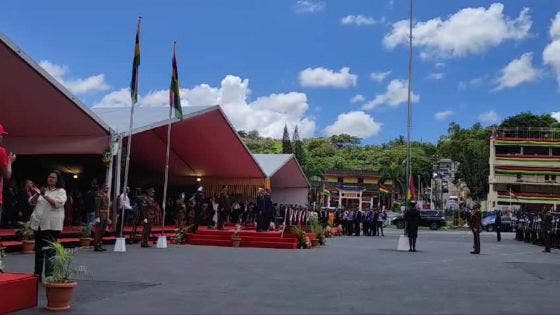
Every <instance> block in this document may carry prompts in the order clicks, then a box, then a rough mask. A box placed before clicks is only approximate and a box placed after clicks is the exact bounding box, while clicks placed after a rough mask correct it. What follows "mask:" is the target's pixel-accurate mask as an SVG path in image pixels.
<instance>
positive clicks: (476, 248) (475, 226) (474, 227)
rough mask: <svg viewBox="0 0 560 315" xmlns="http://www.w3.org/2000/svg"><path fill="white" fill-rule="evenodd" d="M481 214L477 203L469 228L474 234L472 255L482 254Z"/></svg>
mask: <svg viewBox="0 0 560 315" xmlns="http://www.w3.org/2000/svg"><path fill="white" fill-rule="evenodd" d="M481 220H482V218H481V213H480V205H479V204H478V203H477V204H475V205H474V207H473V213H472V215H471V220H470V222H469V226H470V228H471V231H472V233H473V237H474V240H473V243H474V244H473V251H472V252H471V254H480V224H481Z"/></svg>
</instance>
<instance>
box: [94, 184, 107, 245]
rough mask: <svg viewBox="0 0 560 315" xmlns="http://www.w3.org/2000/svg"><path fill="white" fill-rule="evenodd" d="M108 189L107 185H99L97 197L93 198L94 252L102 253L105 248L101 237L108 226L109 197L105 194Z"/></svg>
mask: <svg viewBox="0 0 560 315" xmlns="http://www.w3.org/2000/svg"><path fill="white" fill-rule="evenodd" d="M108 191H109V188H108V187H107V185H105V184H103V185H101V189H100V190H99V192H98V194H97V196H96V197H95V228H96V229H95V240H94V242H93V248H94V250H95V251H96V252H103V251H105V248H103V247H102V245H103V235H104V234H105V230H106V229H107V224H110V219H109V196H108V195H107V192H108Z"/></svg>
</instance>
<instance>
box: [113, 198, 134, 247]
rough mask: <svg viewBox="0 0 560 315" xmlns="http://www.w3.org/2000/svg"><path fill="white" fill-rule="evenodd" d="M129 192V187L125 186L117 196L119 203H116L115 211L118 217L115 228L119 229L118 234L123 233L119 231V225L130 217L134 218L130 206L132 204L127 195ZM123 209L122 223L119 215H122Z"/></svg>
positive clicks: (126, 221)
mask: <svg viewBox="0 0 560 315" xmlns="http://www.w3.org/2000/svg"><path fill="white" fill-rule="evenodd" d="M129 194H130V188H129V187H126V189H125V190H124V191H123V192H122V193H121V194H120V196H119V200H118V201H119V203H118V206H119V207H118V211H117V216H118V217H119V219H118V220H117V227H116V228H117V230H118V231H119V233H118V235H120V236H122V235H123V234H122V233H121V225H123V227H124V225H125V224H126V223H128V221H130V220H131V219H132V218H134V209H133V208H132V206H131V205H130V198H129V197H128V195H129ZM123 209H124V216H123V217H124V223H121V222H120V220H121V217H120V216H122V215H123Z"/></svg>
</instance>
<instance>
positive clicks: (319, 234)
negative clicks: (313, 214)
mask: <svg viewBox="0 0 560 315" xmlns="http://www.w3.org/2000/svg"><path fill="white" fill-rule="evenodd" d="M309 223H310V225H311V231H312V232H313V233H314V234H315V239H313V240H312V245H313V246H317V245H319V244H321V245H325V231H323V227H322V226H321V223H319V220H317V219H316V218H311V221H310V222H309Z"/></svg>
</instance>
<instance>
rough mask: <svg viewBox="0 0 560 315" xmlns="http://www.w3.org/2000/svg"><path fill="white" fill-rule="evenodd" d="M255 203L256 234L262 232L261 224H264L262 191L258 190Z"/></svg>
mask: <svg viewBox="0 0 560 315" xmlns="http://www.w3.org/2000/svg"><path fill="white" fill-rule="evenodd" d="M256 201H257V203H256V205H255V208H256V211H255V214H256V216H255V217H256V221H257V232H263V224H264V208H265V200H264V189H262V188H259V190H258V192H257V200H256Z"/></svg>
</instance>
